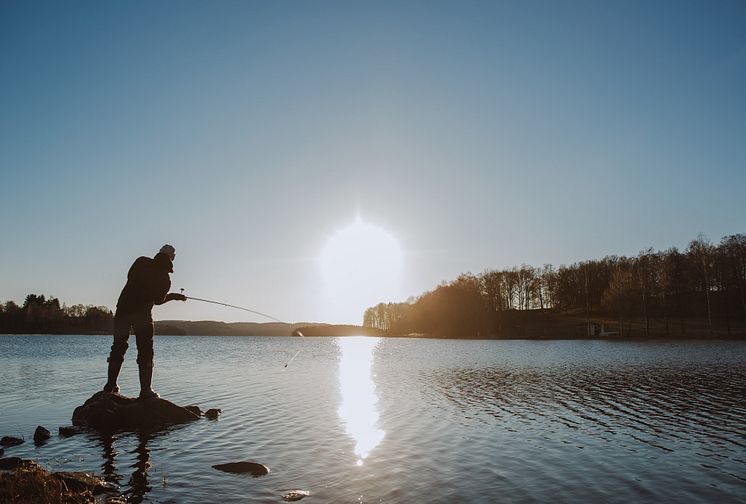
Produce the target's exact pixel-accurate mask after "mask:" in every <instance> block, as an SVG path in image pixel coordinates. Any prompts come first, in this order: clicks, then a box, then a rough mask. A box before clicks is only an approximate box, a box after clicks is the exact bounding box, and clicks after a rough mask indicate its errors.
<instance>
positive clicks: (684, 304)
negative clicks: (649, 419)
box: [363, 234, 746, 338]
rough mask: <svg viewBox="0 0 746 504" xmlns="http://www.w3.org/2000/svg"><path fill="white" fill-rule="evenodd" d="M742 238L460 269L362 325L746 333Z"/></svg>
mask: <svg viewBox="0 0 746 504" xmlns="http://www.w3.org/2000/svg"><path fill="white" fill-rule="evenodd" d="M745 289H746V235H744V234H735V235H729V236H725V237H723V238H722V239H721V240H720V242H719V243H717V244H713V243H711V242H710V240H709V239H707V238H706V237H705V236H703V235H701V234H700V235H699V236H698V237H697V238H696V239H695V240H692V241H691V242H690V243H689V245H688V246H687V248H686V249H685V250H679V249H677V248H675V247H672V248H669V249H667V250H664V251H654V250H653V249H652V248H649V249H646V250H643V251H641V252H640V253H639V254H638V255H637V256H635V257H625V256H607V257H604V258H603V259H594V260H586V261H581V262H576V263H574V264H571V265H562V266H559V267H558V268H557V267H554V266H552V265H551V264H546V265H543V266H541V267H534V266H527V265H525V264H524V265H521V266H515V267H512V268H509V269H500V270H487V271H484V272H482V273H480V274H478V275H474V274H472V273H465V274H462V275H461V276H459V277H458V278H457V279H455V280H453V281H450V282H444V283H442V284H440V285H439V286H437V287H436V288H435V289H433V290H431V291H428V292H425V293H424V294H422V295H420V296H419V297H416V298H410V299H409V300H407V301H406V302H403V303H379V304H378V305H376V306H373V307H370V308H368V309H367V310H366V311H365V313H364V317H363V325H364V326H365V327H371V328H375V329H378V330H381V331H383V332H384V333H385V334H387V335H426V336H434V337H464V338H513V337H593V336H599V335H600V336H604V335H606V336H615V337H671V338H675V337H702V336H743V335H745V334H746V292H744V291H745Z"/></svg>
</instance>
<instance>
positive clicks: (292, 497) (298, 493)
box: [282, 490, 311, 502]
mask: <svg viewBox="0 0 746 504" xmlns="http://www.w3.org/2000/svg"><path fill="white" fill-rule="evenodd" d="M309 495H311V492H309V491H308V490H290V491H289V492H288V493H286V494H285V495H283V496H282V500H285V501H288V502H293V501H299V500H301V499H302V498H303V497H308V496H309Z"/></svg>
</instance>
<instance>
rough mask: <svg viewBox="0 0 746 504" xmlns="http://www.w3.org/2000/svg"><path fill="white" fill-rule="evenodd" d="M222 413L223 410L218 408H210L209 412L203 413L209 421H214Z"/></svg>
mask: <svg viewBox="0 0 746 504" xmlns="http://www.w3.org/2000/svg"><path fill="white" fill-rule="evenodd" d="M222 412H223V410H221V409H220V408H210V409H209V410H207V411H205V416H206V417H207V418H209V419H210V420H216V419H217V418H218V417H219V416H220V414H221V413H222Z"/></svg>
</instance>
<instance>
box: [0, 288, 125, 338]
mask: <svg viewBox="0 0 746 504" xmlns="http://www.w3.org/2000/svg"><path fill="white" fill-rule="evenodd" d="M113 320H114V315H113V314H112V312H111V310H109V309H108V308H107V307H105V306H93V305H82V304H76V305H73V306H65V305H64V304H60V300H59V299H57V298H55V297H49V298H47V297H45V296H44V295H37V294H29V295H28V296H26V299H25V300H24V302H23V305H22V306H18V304H16V303H15V302H13V301H7V302H5V303H0V334H71V333H75V334H111V328H112V323H113Z"/></svg>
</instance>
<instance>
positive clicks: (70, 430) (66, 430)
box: [60, 425, 85, 437]
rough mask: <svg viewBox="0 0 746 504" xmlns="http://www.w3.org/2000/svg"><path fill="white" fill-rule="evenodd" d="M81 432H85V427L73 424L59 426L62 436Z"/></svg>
mask: <svg viewBox="0 0 746 504" xmlns="http://www.w3.org/2000/svg"><path fill="white" fill-rule="evenodd" d="M81 432H85V428H83V427H76V426H74V425H68V426H66V427H60V436H62V437H70V436H74V435H75V434H80V433H81Z"/></svg>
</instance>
